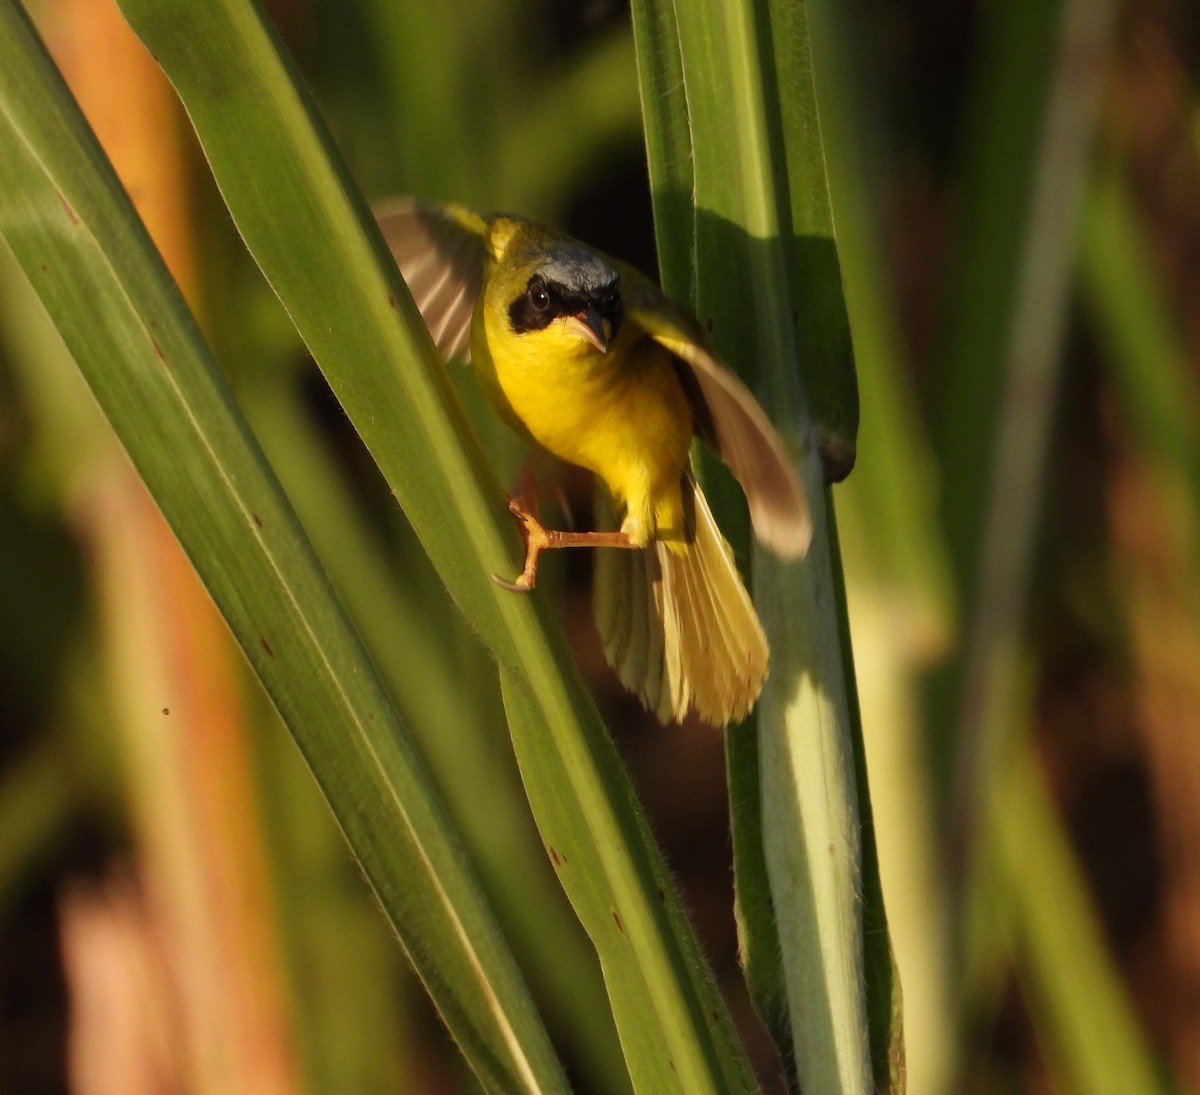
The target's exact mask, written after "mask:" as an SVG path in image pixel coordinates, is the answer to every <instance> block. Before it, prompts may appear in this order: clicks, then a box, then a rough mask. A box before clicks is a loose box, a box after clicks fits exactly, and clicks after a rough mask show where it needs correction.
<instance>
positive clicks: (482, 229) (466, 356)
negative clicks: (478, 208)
mask: <svg viewBox="0 0 1200 1095" xmlns="http://www.w3.org/2000/svg"><path fill="white" fill-rule="evenodd" d="M375 215H376V217H377V219H378V221H379V227H380V230H381V231H382V232H383V238H384V239H385V240H386V241H387V245H388V247H389V248H391V252H392V255H393V256H394V257H395V259H396V265H397V266H398V267H399V268H400V273H401V274H402V275H403V277H404V280H405V282H406V283H407V284H408V289H409V292H411V293H412V295H413V300H415V301H416V302H417V307H418V308H419V309H420V310H421V318H422V319H424V320H425V326H426V327H428V328H429V333H430V334H431V335H432V336H433V341H434V344H435V345H436V346H437V348H438V350H440V351H441V353H442V354H443V355H445V357H447V358H452V357H457V358H460V359H461V360H463V361H469V360H470V357H471V316H472V314H473V313H474V311H475V302H476V301H477V300H478V299H479V292H480V290H481V289H482V287H483V273H484V265H485V263H486V262H487V258H488V252H487V246H486V244H485V242H484V241H485V233H486V232H487V222H486V221H485V220H484V219H483V218H482V217H480V216H477V215H476V214H474V213H471V212H469V211H468V210H465V209H462V208H461V207H459V206H455V205H433V204H425V203H421V202H417V201H415V200H413V199H411V198H398V199H396V200H394V201H392V202H389V203H388V204H386V205H384V206H380V207H379V208H377V209H376V210H375Z"/></svg>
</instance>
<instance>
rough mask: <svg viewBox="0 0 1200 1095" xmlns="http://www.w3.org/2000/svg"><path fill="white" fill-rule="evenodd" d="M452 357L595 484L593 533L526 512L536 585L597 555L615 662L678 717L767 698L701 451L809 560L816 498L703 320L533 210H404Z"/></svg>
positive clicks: (430, 205) (529, 572)
mask: <svg viewBox="0 0 1200 1095" xmlns="http://www.w3.org/2000/svg"><path fill="white" fill-rule="evenodd" d="M376 213H377V218H378V222H379V226H380V229H381V231H382V233H383V236H384V239H385V241H386V242H387V244H388V246H389V248H390V249H391V252H392V255H393V256H394V258H395V260H396V264H397V266H398V267H399V270H400V273H401V275H402V276H403V278H404V280H405V282H406V283H407V285H408V287H409V290H410V292H411V294H412V296H413V299H414V301H415V302H416V304H417V307H418V308H419V310H420V312H421V316H422V319H423V320H424V321H425V324H426V326H427V327H428V329H429V332H430V335H431V336H432V338H433V341H434V344H435V345H436V346H437V348H438V350H439V351H440V352H441V353H442V354H443V355H444V356H445V357H446V358H447V359H450V358H459V359H465V360H467V361H469V362H470V363H471V364H472V366H473V368H474V371H475V374H476V376H477V378H478V381H479V383H480V385H481V387H482V388H483V390H484V392H485V394H486V395H487V397H488V400H489V402H490V404H491V405H492V407H493V408H494V409H495V410H496V412H497V413H498V414H499V416H500V417H501V418H502V419H503V420H504V421H505V422H507V423H508V425H509V426H511V427H512V428H513V429H514V430H515V431H516V432H517V434H519V435H520V436H521V437H523V438H524V439H525V440H526V441H527V442H529V443H530V444H531V445H532V446H533V447H534V449H535V451H536V450H544V451H546V452H549V453H550V454H551V455H553V456H554V457H556V458H558V459H559V460H562V461H566V462H567V463H569V464H574V465H577V466H579V467H582V468H585V469H587V470H588V471H591V472H592V473H593V474H594V476H595V478H596V480H597V484H598V490H597V506H596V513H597V518H596V523H597V526H598V527H597V528H596V529H594V530H591V531H565V530H557V529H547V528H545V527H544V526H543V525H542V524H541V522H540V520H539V518H538V516H537V514H536V513H535V512H533V510H532V509H531V507H530V506H529V504H528V503H527V502H526V501H525V500H524V499H523V498H522V497H518V496H514V497H513V498H511V499H510V501H509V509H510V510H511V512H512V513H513V514H514V516H515V517H516V519H517V520H518V522H519V523H520V526H521V529H522V531H523V534H524V539H525V545H526V557H525V565H524V568H523V570H522V572H521V574H520V575H518V576H517V577H516V579H515V580H512V581H509V580H506V579H503V578H497V581H498V582H499V583H500V584H501V585H503V586H505V587H506V588H508V589H510V590H517V591H528V590H530V589H533V588H534V586H535V585H536V581H537V565H538V559H539V556H540V554H541V552H542V551H545V550H550V549H556V548H563V547H596V548H599V549H601V550H599V551H597V553H596V564H595V576H594V582H593V615H594V618H595V621H596V626H597V630H598V632H599V634H600V639H601V642H602V645H603V649H604V653H605V656H606V658H607V660H608V663H609V664H610V665H611V666H612V668H613V670H614V671H615V672H616V674H617V676H618V678H619V679H620V681H621V683H622V684H623V685H624V686H625V687H626V688H627V689H628V690H629V691H630V692H632V693H633V694H634V695H635V696H636V697H637V698H638V699H639V700H640V701H641V703H642V705H643V706H644V707H646V708H647V709H648V710H649V711H651V712H653V713H654V715H655V716H656V717H657V718H658V720H659V721H660V722H661V723H663V724H668V723H671V722H682V721H683V720H684V719H685V717H687V716H688V715H689V713H693V714H694V715H696V716H697V717H698V718H699V719H700V721H702V722H704V723H707V724H709V725H711V726H714V727H717V728H722V727H725V726H727V725H729V724H731V723H736V722H739V721H741V720H742V719H744V718H745V717H746V716H747V714H748V713H749V712H750V710H751V709H752V708H753V706H754V704H755V703H756V702H757V699H758V696H759V694H760V692H761V690H762V687H763V682H764V680H765V679H766V676H767V672H768V667H769V649H768V644H767V639H766V636H765V634H764V632H763V628H762V624H761V622H760V620H759V618H758V614H757V612H756V611H755V608H754V605H753V602H752V601H751V599H750V595H749V593H748V592H747V589H746V585H745V583H744V581H743V580H742V577H741V575H740V573H739V571H738V568H737V564H736V561H735V559H734V555H733V552H732V550H731V548H730V546H729V544H728V542H727V541H726V540H725V538H724V537H723V536H722V534H721V532H720V530H719V528H718V527H717V523H716V521H715V520H714V518H713V515H712V511H711V510H710V508H709V505H708V502H707V500H706V499H705V497H704V493H703V491H702V490H701V488H700V485H699V483H698V482H697V480H696V476H695V472H694V469H693V466H692V460H691V455H690V454H691V447H692V442H693V440H694V439H695V438H699V439H700V440H701V441H702V442H703V443H704V444H705V445H707V446H708V447H709V448H710V449H711V450H712V451H713V452H714V453H715V454H716V455H717V456H718V457H719V458H720V459H722V460H723V461H724V462H725V463H726V464H727V465H728V467H729V468H730V470H731V471H732V472H733V475H734V477H735V478H736V479H737V480H738V482H739V483H740V485H741V487H742V490H743V492H744V494H745V496H746V501H747V508H748V510H749V514H750V522H751V527H752V529H753V532H754V535H755V538H756V539H757V540H758V541H759V542H760V543H761V544H762V545H763V546H765V547H766V548H767V549H769V550H771V551H772V552H774V553H775V554H777V555H778V556H780V557H782V558H785V559H798V558H800V557H802V556H803V555H804V554H805V552H806V550H807V548H808V545H809V541H810V538H811V534H812V526H811V521H810V517H809V511H808V506H807V503H806V500H805V495H804V490H803V488H802V487H801V484H800V481H799V478H798V476H797V473H796V465H795V461H794V460H793V459H792V458H791V457H789V455H788V452H787V450H786V449H785V447H784V445H783V443H782V441H781V440H780V438H779V436H778V435H777V434H776V432H775V430H774V428H773V427H772V426H771V423H770V421H769V420H768V418H767V416H766V414H765V413H764V411H763V410H762V408H761V407H760V406H759V404H758V403H757V402H756V401H755V399H754V397H753V395H751V393H750V391H749V389H747V387H746V386H745V385H744V384H743V383H742V381H741V380H740V379H739V378H738V377H737V375H736V374H735V373H734V372H733V371H732V370H731V369H730V368H729V367H728V366H727V365H726V364H724V362H723V361H722V360H721V358H720V357H719V356H718V354H717V352H716V350H715V349H714V348H713V346H712V345H711V343H710V340H709V338H708V336H707V334H706V332H705V330H704V327H703V326H702V324H701V323H700V322H699V320H698V319H697V318H696V317H695V316H694V315H693V314H692V313H691V312H690V311H689V310H688V309H686V308H684V307H683V306H681V305H679V304H677V303H675V302H674V301H673V300H671V298H670V297H668V296H667V294H666V293H664V292H663V290H662V289H660V288H659V286H658V285H656V284H655V283H654V282H653V281H652V280H651V279H650V278H648V277H647V276H646V275H644V274H642V273H640V272H639V271H638V270H636V269H635V268H634V267H632V266H630V265H628V264H626V263H624V262H622V261H620V260H618V259H614V258H610V257H608V256H607V255H605V254H603V253H601V252H600V251H598V250H596V249H594V248H592V247H589V246H588V245H586V244H584V243H581V242H579V241H578V240H575V239H573V238H572V237H571V236H569V235H567V234H565V233H563V232H560V231H558V230H557V229H554V228H550V227H547V226H544V225H541V224H538V223H535V222H533V221H530V220H526V219H524V218H522V217H518V216H512V215H508V214H495V215H486V216H485V215H481V214H479V213H476V212H473V211H472V210H470V209H467V208H465V207H463V206H460V205H455V204H440V203H434V202H427V201H421V200H417V199H414V198H403V199H393V200H392V201H391V202H390V203H389V204H387V205H386V206H384V207H381V208H379V209H377V210H376Z"/></svg>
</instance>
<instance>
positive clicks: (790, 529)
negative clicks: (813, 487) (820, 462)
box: [620, 264, 812, 558]
mask: <svg viewBox="0 0 1200 1095" xmlns="http://www.w3.org/2000/svg"><path fill="white" fill-rule="evenodd" d="M620 273H621V295H622V298H623V300H624V303H625V314H626V318H627V319H628V320H631V321H632V322H634V323H636V324H637V325H638V326H639V327H641V328H642V329H643V330H644V331H645V332H646V333H647V334H648V335H649V336H650V337H651V338H653V339H654V340H655V341H656V342H658V343H659V344H660V345H662V346H665V347H666V348H667V349H668V350H670V351H671V353H672V354H674V355H675V358H676V360H677V361H678V363H679V364H678V372H679V377H680V380H681V381H682V383H683V387H684V390H685V391H686V392H687V394H688V398H689V399H691V401H692V407H693V411H694V414H695V420H696V432H697V433H698V434H699V436H700V438H701V440H703V441H704V442H705V443H706V444H707V445H708V446H709V447H710V448H711V449H712V450H713V451H714V452H715V453H716V454H717V455H718V456H719V457H720V458H721V459H722V460H723V461H724V462H725V463H726V464H727V465H728V466H729V469H730V471H732V472H733V474H734V476H736V478H737V480H738V482H739V483H741V485H742V490H743V491H745V494H746V502H747V504H748V506H749V508H750V522H751V524H752V525H753V526H754V535H755V537H756V538H757V539H758V540H759V541H760V542H761V543H762V544H764V545H765V546H766V547H768V548H770V549H771V550H772V551H774V552H775V553H776V554H777V555H780V556H783V557H784V558H799V557H800V556H802V555H803V554H804V553H805V552H806V551H807V550H808V543H809V540H810V539H811V538H812V524H811V522H810V520H809V515H808V503H807V502H806V501H805V498H804V489H803V488H802V487H801V486H800V481H799V480H798V479H797V477H796V472H795V470H794V468H793V466H792V462H791V461H790V460H789V458H788V455H787V453H786V452H785V451H784V448H783V444H782V442H781V441H780V440H779V437H778V435H777V434H776V433H775V430H774V428H773V427H772V426H771V423H770V422H769V421H768V419H767V416H766V414H764V413H763V409H762V408H761V407H760V406H759V405H758V402H757V401H756V400H755V398H754V396H753V395H751V394H750V390H749V389H748V388H747V387H746V385H745V384H743V383H742V382H741V380H739V379H738V377H737V375H736V374H735V373H734V372H733V371H732V370H731V369H730V368H729V367H728V366H727V365H725V364H724V363H723V362H722V361H720V360H719V359H718V358H717V356H716V355H715V354H714V353H713V352H712V350H710V349H709V348H708V346H707V339H706V338H705V336H704V332H703V331H702V330H701V329H700V327H699V324H698V323H697V322H696V320H695V319H693V317H692V316H690V315H689V314H688V313H687V312H686V311H684V310H683V309H682V308H680V307H679V306H678V305H676V304H675V303H673V302H672V301H671V300H670V298H669V297H667V296H666V294H665V293H663V292H662V290H661V289H659V288H658V286H656V285H655V284H654V283H653V282H651V281H650V280H649V279H648V278H646V277H645V276H644V275H642V274H640V273H638V272H637V271H636V270H634V269H632V268H631V267H628V266H625V265H624V264H621V267H620Z"/></svg>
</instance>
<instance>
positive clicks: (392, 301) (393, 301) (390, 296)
mask: <svg viewBox="0 0 1200 1095" xmlns="http://www.w3.org/2000/svg"><path fill="white" fill-rule="evenodd" d="M388 304H390V305H391V307H392V311H395V310H396V309H397V303H396V294H395V293H388Z"/></svg>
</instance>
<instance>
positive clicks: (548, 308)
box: [497, 232, 622, 355]
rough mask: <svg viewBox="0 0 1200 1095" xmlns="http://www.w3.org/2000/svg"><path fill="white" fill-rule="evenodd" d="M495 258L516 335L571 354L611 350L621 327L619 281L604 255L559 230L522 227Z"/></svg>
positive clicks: (510, 325) (509, 323) (508, 321)
mask: <svg viewBox="0 0 1200 1095" xmlns="http://www.w3.org/2000/svg"><path fill="white" fill-rule="evenodd" d="M497 260H498V268H499V271H500V272H501V274H502V277H501V278H499V279H498V281H499V282H500V284H502V285H503V292H504V294H505V298H504V302H503V307H504V310H505V319H506V325H507V327H508V330H509V331H510V332H511V333H512V334H513V335H516V336H518V337H522V338H528V339H529V340H531V341H536V342H537V343H538V344H539V346H544V347H545V348H546V349H548V350H557V351H559V352H561V353H569V354H572V355H578V354H591V353H600V354H605V353H607V352H608V350H609V347H610V346H611V344H612V341H613V339H614V338H615V337H616V335H617V332H618V330H619V329H620V327H621V318H622V304H621V281H620V277H619V275H618V274H617V271H616V270H614V269H613V267H612V266H611V265H610V264H609V263H608V262H607V261H605V259H604V258H603V257H601V256H600V255H599V254H597V253H596V252H595V251H592V250H591V249H590V248H587V247H585V246H583V245H582V244H579V243H576V242H575V241H574V240H570V239H567V238H566V237H560V236H557V235H556V234H555V235H551V234H549V233H545V234H543V233H542V232H528V233H525V232H518V233H514V235H513V236H512V237H511V238H510V239H509V240H505V241H504V246H502V247H501V248H500V249H499V254H498V255H497Z"/></svg>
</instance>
